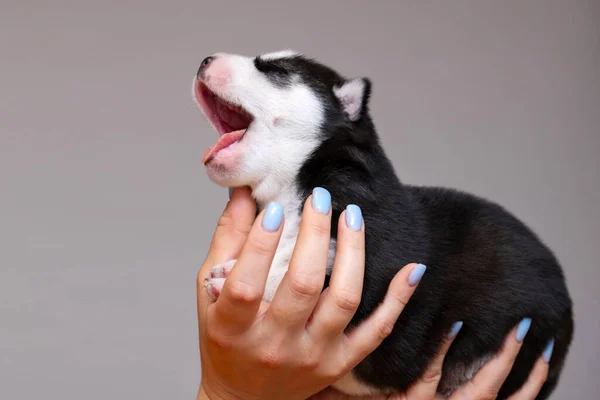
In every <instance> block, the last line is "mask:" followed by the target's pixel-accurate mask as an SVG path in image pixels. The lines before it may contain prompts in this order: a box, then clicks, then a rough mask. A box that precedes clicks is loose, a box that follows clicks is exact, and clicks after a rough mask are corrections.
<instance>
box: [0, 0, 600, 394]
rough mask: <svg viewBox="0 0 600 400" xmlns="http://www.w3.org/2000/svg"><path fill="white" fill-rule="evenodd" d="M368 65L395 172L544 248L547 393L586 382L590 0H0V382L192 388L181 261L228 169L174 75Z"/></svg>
mask: <svg viewBox="0 0 600 400" xmlns="http://www.w3.org/2000/svg"><path fill="white" fill-rule="evenodd" d="M282 48H293V49H296V50H298V51H302V52H304V53H306V54H307V55H310V56H314V57H316V58H318V59H320V60H321V61H323V62H325V63H327V64H329V65H331V66H333V67H335V68H336V69H338V70H339V71H340V72H342V73H344V74H346V75H348V76H355V75H366V76H369V77H370V78H371V79H372V80H373V83H374V91H373V97H372V111H373V115H374V118H375V121H376V124H377V127H378V129H379V132H380V135H381V138H382V141H383V143H384V145H385V147H386V148H387V150H388V154H389V156H390V158H391V159H392V160H393V162H394V165H395V167H396V168H397V172H398V174H399V176H400V177H401V179H402V180H404V181H405V182H408V183H415V184H417V183H418V184H425V185H443V186H451V187H456V188H460V189H463V190H467V191H471V192H473V193H476V194H479V195H483V196H486V197H488V198H491V199H493V200H495V201H498V202H500V203H501V204H503V205H504V206H505V207H507V208H508V209H509V210H511V211H512V212H514V213H515V214H516V215H517V216H518V217H520V218H521V219H523V220H524V221H525V222H526V223H528V224H529V225H530V226H531V227H532V228H533V229H534V230H535V231H536V232H537V233H538V234H539V235H540V236H541V237H542V239H543V240H544V241H545V242H546V243H547V244H548V245H550V247H551V248H552V249H553V250H554V251H555V252H556V254H557V256H558V257H559V259H560V260H561V261H562V263H563V265H564V269H565V273H566V276H567V279H568V286H569V288H570V289H571V293H572V297H573V300H574V302H575V313H576V335H575V340H574V343H573V346H572V349H571V352H570V355H569V358H568V362H567V365H566V369H565V371H564V375H563V377H562V380H561V382H560V385H559V387H558V389H557V390H556V392H555V395H554V396H553V399H593V398H597V396H598V392H599V389H600V386H599V385H600V384H599V379H598V371H599V370H600V355H599V349H598V338H599V337H600V313H599V309H600V265H599V264H600V239H599V237H600V212H599V210H598V205H599V203H600V178H599V174H600V165H599V158H600V157H599V155H598V153H599V151H600V4H599V2H598V1H575V0H569V1H562V0H555V1H553V0H525V1H523V0H512V1H483V0H482V1H479V0H477V1H476V0H473V1H467V0H455V1H421V0H419V1H417V0H415V1H368V2H367V1H296V2H279V1H271V2H269V1H239V2H230V1H212V2H202V1H177V0H175V1H168V2H167V1H155V0H153V1H150V0H120V1H117V0H103V1H84V0H80V1H65V0H55V1H52V2H50V1H41V0H29V1H17V0H9V1H7V0H1V2H0V268H1V270H0V398H2V399H7V400H8V399H10V400H16V399H38V398H45V399H83V398H85V399H89V400H94V399H98V400H101V399H102V400H104V399H145V400H148V399H192V398H194V396H195V394H196V389H197V385H198V381H199V368H200V367H199V360H198V348H197V326H196V314H195V312H196V302H195V277H196V272H197V269H198V267H199V265H200V263H201V262H202V260H203V258H204V256H205V252H206V249H207V247H208V243H209V240H210V238H211V235H212V232H213V229H214V226H215V223H216V221H217V218H218V216H219V214H220V212H221V210H222V208H223V206H224V205H225V202H226V199H227V190H226V189H222V188H219V187H217V186H216V185H215V184H213V183H211V182H210V181H209V180H208V179H207V177H206V175H205V172H204V170H203V167H202V165H201V163H200V158H201V154H202V152H203V150H204V149H205V148H206V147H207V146H209V145H211V144H212V143H213V142H214V141H215V139H216V134H215V133H214V132H213V131H212V130H211V129H210V128H209V127H208V125H207V124H206V123H205V122H204V120H203V118H202V117H201V114H200V112H199V111H198V110H197V108H196V106H195V104H194V103H193V101H192V97H191V82H192V77H193V75H194V73H195V72H196V69H197V67H198V65H199V63H200V61H201V60H202V59H203V58H204V57H205V56H207V55H210V54H211V53H213V52H217V51H227V52H236V53H242V54H245V55H256V54H258V53H261V52H267V51H272V50H278V49H282Z"/></svg>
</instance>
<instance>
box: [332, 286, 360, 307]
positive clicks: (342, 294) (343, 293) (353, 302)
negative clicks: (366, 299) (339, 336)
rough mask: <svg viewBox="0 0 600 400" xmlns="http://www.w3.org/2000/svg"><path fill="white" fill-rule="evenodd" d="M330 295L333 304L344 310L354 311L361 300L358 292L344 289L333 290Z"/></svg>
mask: <svg viewBox="0 0 600 400" xmlns="http://www.w3.org/2000/svg"><path fill="white" fill-rule="evenodd" d="M332 297H333V302H334V304H335V305H336V306H337V307H338V308H340V309H342V310H344V311H356V309H357V308H358V306H359V305H360V300H361V295H360V294H358V293H353V292H352V291H349V290H344V289H338V290H333V292H332Z"/></svg>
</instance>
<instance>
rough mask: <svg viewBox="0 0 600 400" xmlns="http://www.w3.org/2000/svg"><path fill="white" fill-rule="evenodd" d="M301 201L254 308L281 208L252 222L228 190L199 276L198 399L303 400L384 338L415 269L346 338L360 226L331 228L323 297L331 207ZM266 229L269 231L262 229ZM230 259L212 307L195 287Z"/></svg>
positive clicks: (414, 280) (359, 273) (402, 274)
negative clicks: (272, 279)
mask: <svg viewBox="0 0 600 400" xmlns="http://www.w3.org/2000/svg"><path fill="white" fill-rule="evenodd" d="M311 201H312V197H309V198H308V200H307V201H306V204H305V206H304V210H303V215H302V222H301V227H300V232H299V234H298V239H297V243H296V247H295V250H294V254H293V256H292V259H291V261H290V265H289V270H288V272H287V274H286V275H285V276H284V278H283V280H282V282H281V284H280V285H279V287H278V289H277V291H276V293H275V296H274V298H273V301H272V302H271V303H265V302H263V301H261V298H262V295H263V291H264V288H265V281H266V278H267V275H268V272H269V267H270V265H271V261H272V259H273V256H274V254H275V250H276V248H277V244H278V242H279V238H280V235H281V232H282V226H283V223H284V222H283V221H282V218H283V216H282V212H281V209H280V206H277V205H271V206H270V207H267V210H263V211H262V212H261V213H260V214H259V215H258V217H257V218H256V220H255V211H256V209H255V204H254V201H253V200H252V198H251V196H250V192H249V191H248V190H247V189H235V190H234V191H233V193H232V197H231V200H230V202H229V203H228V204H227V207H226V209H225V211H224V212H223V215H222V216H221V218H220V220H219V224H218V227H217V230H216V232H215V235H214V237H213V241H212V243H211V247H210V250H209V253H208V256H207V258H206V260H205V262H204V265H203V266H202V268H201V270H200V272H199V273H198V280H197V294H198V322H199V341H200V354H201V363H202V380H201V384H200V390H199V392H198V399H211V400H225V399H227V400H229V399H236V400H238V399H242V400H244V399H270V400H277V399H290V400H293V399H300V400H303V399H306V398H307V397H309V396H311V395H312V394H314V393H317V392H318V391H320V390H322V389H323V388H325V387H327V386H329V385H330V384H332V383H333V382H335V381H336V380H337V379H339V378H341V377H342V376H343V375H345V374H346V373H348V372H349V371H350V370H351V369H352V368H353V367H354V366H355V365H356V364H358V363H359V362H360V361H361V360H362V359H363V358H364V357H366V356H367V355H368V354H369V353H371V352H372V351H373V350H374V349H375V348H376V347H377V346H379V344H380V343H381V341H382V340H383V339H384V338H385V337H386V336H387V335H388V334H389V333H390V332H391V329H392V327H393V325H394V323H395V322H396V319H397V318H398V316H399V315H400V313H401V312H402V309H403V308H404V305H405V304H406V303H407V302H408V300H409V298H410V297H411V295H412V294H413V292H414V290H415V288H416V286H417V284H418V281H419V279H420V277H421V276H422V274H423V272H424V269H423V267H417V266H416V265H414V264H410V265H407V266H406V267H404V268H402V269H401V270H400V271H399V272H398V274H397V275H396V276H395V278H394V279H393V280H392V282H391V284H390V286H389V289H388V292H387V294H386V296H385V299H384V301H383V302H382V304H381V305H380V306H379V307H378V308H377V309H376V311H375V312H374V313H373V314H372V315H371V316H370V317H369V318H368V319H367V320H366V321H365V322H364V323H362V324H360V325H359V326H358V327H356V328H355V329H353V330H352V331H351V332H350V333H348V334H346V333H345V332H344V329H345V328H346V326H347V324H348V323H349V321H350V320H351V318H352V316H353V315H354V313H355V311H356V309H357V307H358V305H359V302H360V294H361V292H362V282H363V275H364V257H365V255H364V251H365V249H364V229H365V228H364V224H363V223H362V216H361V214H360V210H359V209H358V208H356V207H350V208H348V209H346V211H344V213H342V215H341V216H340V219H339V222H338V237H337V251H336V257H335V263H334V266H333V272H332V275H331V279H330V284H329V287H328V288H327V289H326V290H324V291H323V292H321V291H322V288H323V282H324V278H325V269H326V264H327V255H328V249H329V241H330V226H331V208H330V207H328V208H329V211H328V212H327V214H324V213H321V212H320V211H317V210H315V209H314V208H313V206H312V203H311ZM265 226H267V227H269V228H271V229H267V228H265ZM231 259H237V260H238V261H237V263H236V265H235V266H234V267H233V269H232V270H231V272H230V273H229V275H228V277H227V279H226V280H225V283H224V286H223V288H222V291H221V293H220V296H219V298H218V299H217V300H216V302H213V301H212V300H211V298H210V297H209V296H208V294H207V293H206V291H205V290H204V287H203V282H204V278H205V277H206V276H207V275H208V274H209V271H210V268H211V267H212V266H213V265H215V264H218V263H222V262H224V261H227V260H231Z"/></svg>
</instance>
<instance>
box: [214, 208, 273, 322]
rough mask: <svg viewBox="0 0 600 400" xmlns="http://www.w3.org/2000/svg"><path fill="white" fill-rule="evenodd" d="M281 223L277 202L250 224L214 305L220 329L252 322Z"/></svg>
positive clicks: (271, 260) (260, 298) (263, 289)
mask: <svg viewBox="0 0 600 400" xmlns="http://www.w3.org/2000/svg"><path fill="white" fill-rule="evenodd" d="M283 222H284V221H283V207H282V206H281V205H280V204H279V203H270V204H269V205H268V206H267V208H266V209H265V210H263V211H262V212H261V213H260V214H259V216H258V218H257V219H256V222H255V223H254V225H253V226H252V229H251V231H250V234H249V235H248V239H247V240H246V243H245V244H244V247H243V248H242V251H241V252H240V255H239V257H238V259H237V262H236V265H235V266H234V267H233V269H232V270H231V272H230V273H229V275H228V276H227V279H226V280H225V284H224V286H223V290H222V291H221V294H220V296H219V299H218V300H217V301H216V303H215V304H214V312H215V316H216V317H217V318H218V321H219V322H220V323H221V324H222V325H223V328H226V329H229V330H231V329H233V330H234V331H236V332H237V331H239V330H244V329H245V328H246V327H247V326H248V325H249V324H251V323H252V322H253V321H254V318H255V317H256V313H257V311H258V309H259V307H260V303H261V300H262V297H263V293H264V291H265V283H266V280H267V276H268V274H269V269H270V267H271V263H272V262H273V257H274V256H275V250H276V249H277V245H278V243H279V238H280V236H281V231H282V228H283Z"/></svg>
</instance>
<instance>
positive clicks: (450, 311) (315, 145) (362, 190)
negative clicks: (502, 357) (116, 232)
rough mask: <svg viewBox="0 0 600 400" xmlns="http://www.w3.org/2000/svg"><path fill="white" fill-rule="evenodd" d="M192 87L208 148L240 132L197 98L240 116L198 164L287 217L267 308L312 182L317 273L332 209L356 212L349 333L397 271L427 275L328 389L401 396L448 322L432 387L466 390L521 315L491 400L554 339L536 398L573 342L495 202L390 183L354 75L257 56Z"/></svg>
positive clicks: (550, 290)
mask: <svg viewBox="0 0 600 400" xmlns="http://www.w3.org/2000/svg"><path fill="white" fill-rule="evenodd" d="M217 63H220V64H217ZM198 82H199V83H197V84H195V88H196V97H197V99H198V101H199V103H200V105H201V106H202V108H203V110H204V112H205V113H206V114H207V116H208V117H209V119H210V120H211V122H212V123H213V125H215V126H216V127H217V130H219V131H220V133H222V136H221V139H220V142H221V141H225V142H226V140H225V139H224V138H227V136H228V135H230V136H235V137H236V138H237V137H240V135H239V133H237V134H236V135H233V134H231V133H229V132H225V133H224V134H223V132H221V131H222V130H224V131H227V129H223V128H222V126H223V124H222V120H223V119H227V118H226V116H225V115H224V114H222V113H219V112H218V108H219V107H212V108H211V105H210V104H209V103H210V100H211V99H210V96H213V97H216V98H218V99H221V100H223V101H226V102H227V103H230V104H229V106H231V104H234V105H236V106H240V107H242V108H243V110H244V112H246V113H247V114H249V115H250V117H249V119H248V121H246V122H247V123H245V124H244V123H241V122H240V123H239V126H234V125H238V123H237V122H238V121H237V120H235V121H234V120H233V119H231V120H229V121H230V122H231V123H228V124H225V125H230V128H232V129H238V130H239V129H242V130H244V133H242V135H241V139H238V140H237V141H236V142H234V144H233V145H231V146H225V147H223V143H218V145H217V146H215V147H216V148H218V149H219V150H218V151H216V152H215V151H212V150H211V151H210V152H209V153H208V157H205V163H206V165H207V169H208V172H209V175H210V176H211V178H212V179H213V180H215V181H216V182H218V183H220V184H222V185H227V186H238V185H250V186H251V187H252V189H253V195H254V197H255V198H256V199H257V202H258V204H259V206H260V207H265V206H266V204H267V203H268V202H270V201H279V202H280V203H282V204H283V205H284V207H285V210H286V214H285V225H284V231H283V234H282V239H281V242H280V245H279V248H278V251H277V255H276V258H275V260H274V262H273V265H272V268H271V273H270V277H269V282H268V288H267V291H266V293H265V299H266V300H270V299H271V298H272V296H273V295H274V293H275V290H276V288H277V285H278V283H279V282H280V280H281V278H282V277H283V275H284V273H285V271H286V269H287V263H288V262H289V258H290V257H291V252H292V249H293V246H294V244H295V240H296V235H297V232H298V228H299V222H300V214H301V210H302V206H303V203H304V200H305V199H306V198H307V197H308V196H309V195H310V193H311V191H312V189H313V188H314V187H317V186H320V187H324V188H326V189H327V190H329V191H330V193H331V195H332V208H333V218H332V242H331V252H330V267H331V261H332V260H333V256H334V250H335V238H336V236H337V220H338V217H339V215H340V213H341V212H342V211H343V210H344V208H345V207H346V205H347V204H357V205H359V206H360V207H361V209H362V211H363V216H364V221H365V227H366V229H365V234H366V265H365V268H366V273H365V278H364V286H363V287H364V289H363V295H362V301H361V304H360V307H359V309H358V311H357V312H356V314H355V317H354V319H353V321H352V323H351V324H350V326H349V329H351V328H352V327H353V326H355V325H356V324H358V323H359V322H361V321H362V320H364V319H365V318H366V317H367V316H368V315H369V314H370V313H371V312H372V311H373V310H374V308H375V307H376V306H377V305H378V304H379V303H380V302H381V300H382V299H383V296H384V295H385V293H386V291H387V288H388V285H389V282H390V281H391V279H392V278H393V276H394V275H395V274H396V273H397V272H398V269H399V268H400V267H401V266H403V265H405V264H408V263H411V262H420V263H423V264H425V265H426V266H427V273H426V274H425V276H424V277H423V279H422V280H421V282H420V284H419V287H418V288H417V290H416V292H415V294H414V295H413V296H412V298H411V300H410V301H409V303H408V304H407V306H406V308H405V309H404V311H403V312H402V314H401V316H400V318H399V319H398V321H397V323H396V325H395V327H394V329H393V331H392V333H391V334H390V335H389V336H388V337H387V338H386V339H385V340H384V342H383V343H382V344H381V346H380V347H379V348H378V349H377V350H376V351H374V352H373V353H372V354H371V355H369V356H368V357H367V358H366V359H365V360H364V361H363V362H362V363H361V364H359V365H358V366H357V367H356V368H355V369H354V370H353V371H352V374H350V375H348V376H346V377H344V378H342V379H341V380H340V381H339V382H338V383H337V384H336V387H337V388H338V389H340V390H342V391H344V392H346V393H349V394H367V393H392V392H399V391H404V390H405V389H406V388H407V387H409V386H410V384H411V383H412V382H414V381H415V380H416V379H418V378H419V377H420V376H421V374H422V373H423V372H424V371H425V369H426V368H427V366H428V364H429V362H430V361H431V360H432V358H433V357H434V356H435V354H436V352H437V351H438V350H439V347H440V343H441V342H442V340H443V338H444V337H445V335H447V333H448V331H449V329H450V326H451V325H452V324H453V323H454V322H456V321H463V322H464V325H463V328H462V330H461V332H460V334H459V335H458V337H457V338H456V339H455V340H454V343H453V345H452V347H451V348H450V351H449V352H448V354H447V356H446V357H445V361H444V368H443V375H442V379H441V382H440V386H439V389H438V391H439V392H440V393H441V394H443V395H448V394H450V393H451V392H452V391H453V390H454V389H456V388H457V387H458V386H460V385H461V384H463V383H465V382H467V381H468V380H470V379H471V378H472V376H473V375H474V373H476V372H477V370H478V369H479V368H480V367H481V366H482V365H483V364H484V363H485V361H487V360H488V359H489V358H490V357H491V356H493V355H494V354H495V353H497V352H498V350H499V349H500V348H501V346H502V344H503V342H504V340H505V338H506V335H507V334H508V333H509V331H510V330H511V329H512V328H513V327H514V326H515V325H516V324H517V323H518V322H519V321H520V320H521V319H523V318H524V317H529V318H532V320H533V323H532V325H531V328H530V330H529V333H528V334H527V336H526V338H525V341H524V343H523V347H522V349H521V351H520V353H519V356H518V358H517V361H516V362H515V366H514V368H513V370H512V372H511V374H510V375H509V377H508V379H507V380H506V382H505V384H504V386H503V387H502V390H501V391H500V394H499V397H498V398H500V399H502V398H506V397H507V396H509V395H510V394H512V393H514V392H515V391H516V390H517V389H518V388H519V387H520V386H521V385H522V384H523V383H524V382H525V380H526V379H527V377H528V375H529V372H530V371H531V369H532V367H533V364H534V363H535V361H536V360H537V358H538V357H539V356H540V355H541V353H542V351H543V349H544V347H545V346H546V345H547V344H548V342H549V341H550V340H551V339H554V340H555V347H554V353H553V357H552V360H551V361H550V373H549V378H548V381H547V382H546V384H545V385H544V388H543V389H542V391H541V393H540V395H539V396H538V399H545V398H547V397H548V395H549V394H550V392H551V391H552V389H553V388H554V387H555V385H556V383H557V380H558V376H559V374H560V371H561V369H562V366H563V363H564V360H565V357H566V354H567V350H568V347H569V344H570V342H571V338H572V333H573V322H572V308H571V307H572V306H571V300H570V297H569V295H568V292H567V288H566V285H565V281H564V277H563V274H562V271H561V268H560V267H559V265H558V262H557V260H556V258H555V257H554V255H553V254H552V252H551V251H550V250H549V249H547V248H546V246H544V245H543V244H542V243H541V241H540V240H539V239H538V238H537V237H536V235H535V234H534V233H532V232H531V231H530V230H529V229H528V228H527V227H526V226H525V225H524V224H523V223H521V222H520V221H519V220H518V219H516V218H515V217H514V216H512V215H510V214H509V213H508V212H507V211H505V210H504V209H503V208H501V207H500V206H498V205H496V204H494V203H491V202H489V201H486V200H484V199H481V198H478V197H475V196H472V195H468V194H465V193H461V192H458V191H454V190H450V189H442V188H424V187H415V186H409V185H404V184H402V183H401V182H400V181H399V179H398V178H397V176H396V174H395V172H394V169H393V167H392V164H391V162H390V161H389V160H388V158H387V157H386V155H385V153H384V151H383V149H382V147H381V145H380V143H379V140H378V137H377V134H376V133H375V128H374V126H373V123H372V121H371V118H370V116H369V113H368V108H367V105H368V100H369V95H370V82H369V81H368V80H367V79H364V78H361V79H353V80H347V79H344V78H343V77H341V76H340V75H339V74H337V73H336V72H335V71H333V70H331V69H329V68H328V67H325V66H323V65H321V64H318V63H316V62H314V61H312V60H309V59H306V58H304V57H302V56H299V55H297V54H294V53H291V52H279V53H274V54H269V55H263V56H260V57H256V58H243V57H241V56H231V55H217V56H215V57H212V60H211V62H209V63H207V64H204V63H203V67H201V69H200V71H199V74H198ZM207 99H208V100H207ZM217 102H218V100H217ZM234 108H235V107H234ZM232 110H233V109H232ZM225 114H226V113H225ZM216 115H219V116H218V117H215V116H216ZM219 119H221V122H219ZM225 144H227V143H225ZM260 146H262V147H263V148H262V149H261V148H260ZM232 147H233V149H232ZM265 148H266V149H267V151H265ZM253 151H258V152H259V153H260V154H258V155H257V154H256V153H254V154H253ZM260 155H262V156H263V157H262V159H261V158H260V157H259V156H260ZM232 265H233V263H230V264H229V267H231V266H232ZM226 270H227V268H225V269H223V268H222V267H217V268H216V269H215V271H216V272H215V274H213V277H212V278H211V279H209V280H208V282H207V287H208V289H209V291H210V293H211V294H213V295H218V291H219V289H220V288H221V287H222V283H223V282H224V278H225V275H226ZM326 284H327V283H326Z"/></svg>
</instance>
